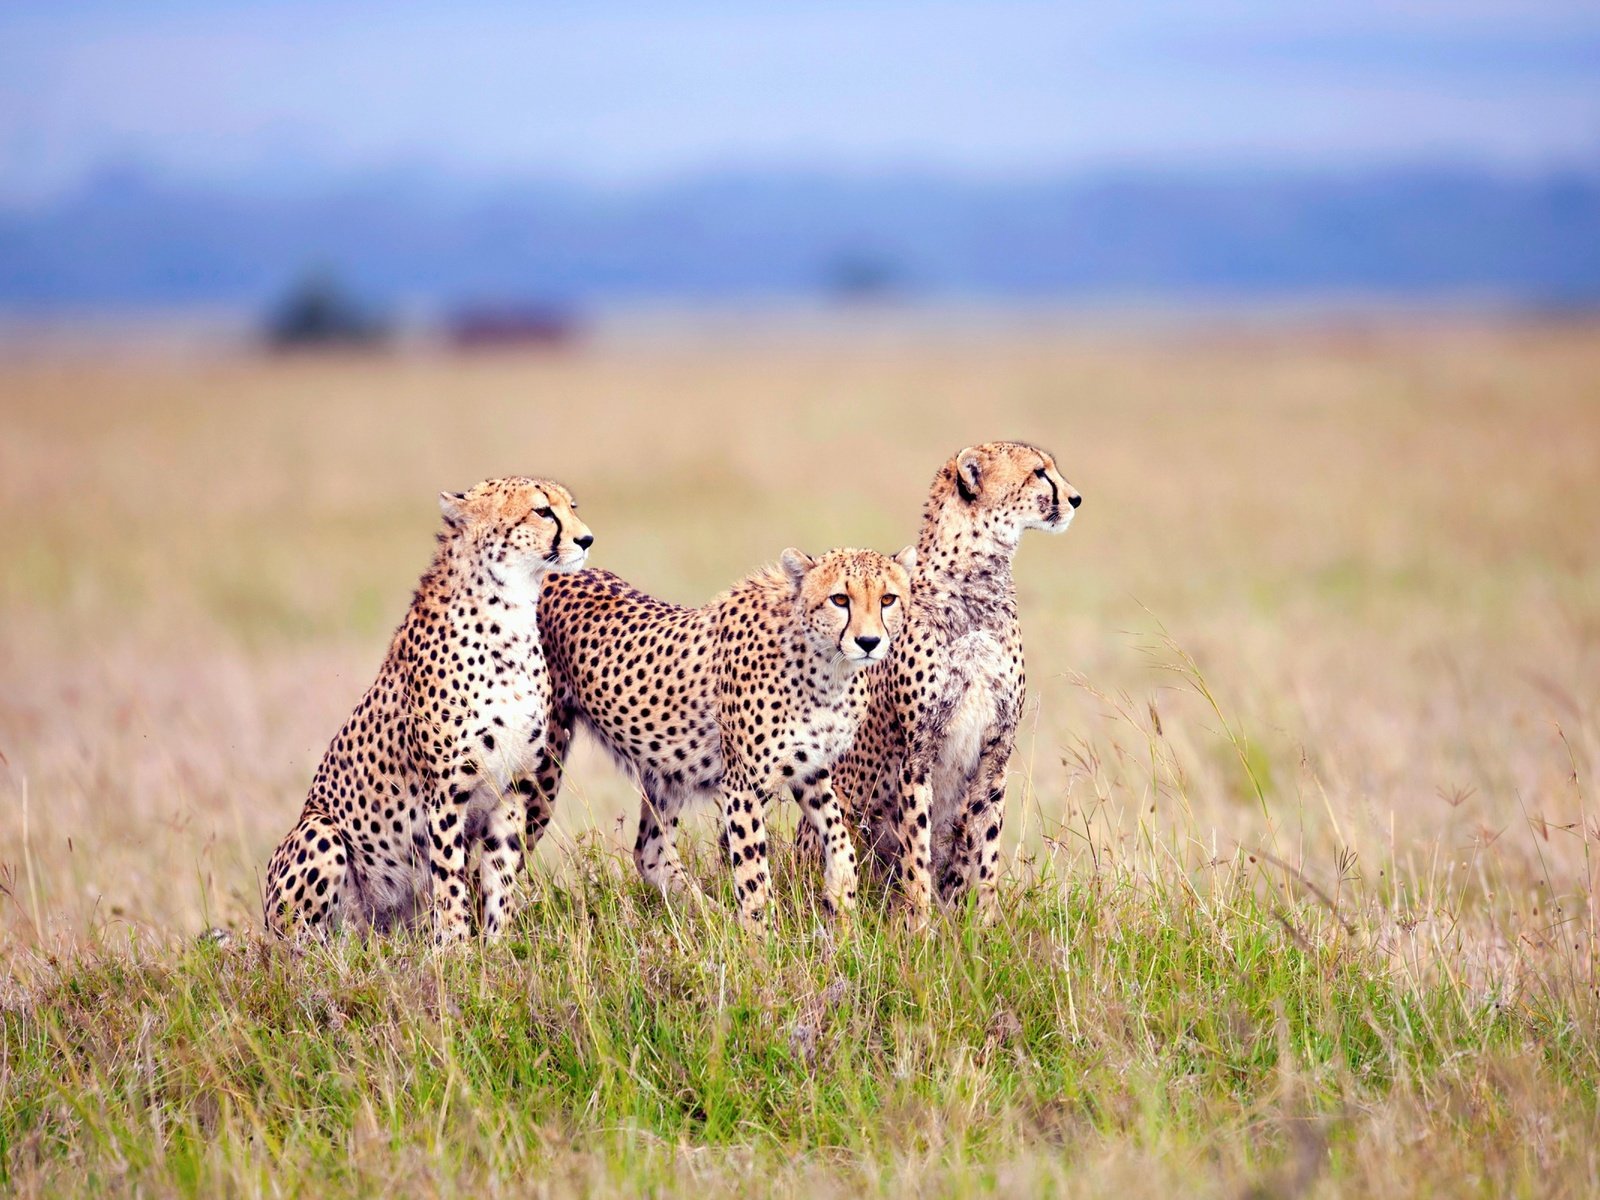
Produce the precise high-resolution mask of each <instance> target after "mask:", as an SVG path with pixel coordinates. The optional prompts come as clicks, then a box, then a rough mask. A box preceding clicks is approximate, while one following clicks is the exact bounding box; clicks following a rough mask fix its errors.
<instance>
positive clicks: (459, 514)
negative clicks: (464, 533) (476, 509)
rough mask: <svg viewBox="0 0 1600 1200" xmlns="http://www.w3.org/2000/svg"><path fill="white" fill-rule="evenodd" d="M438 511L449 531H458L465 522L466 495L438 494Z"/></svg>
mask: <svg viewBox="0 0 1600 1200" xmlns="http://www.w3.org/2000/svg"><path fill="white" fill-rule="evenodd" d="M439 511H440V512H441V513H442V514H444V523H445V524H446V525H448V526H450V528H451V529H460V528H461V526H463V525H464V524H466V521H467V494H466V493H465V492H440V493H439Z"/></svg>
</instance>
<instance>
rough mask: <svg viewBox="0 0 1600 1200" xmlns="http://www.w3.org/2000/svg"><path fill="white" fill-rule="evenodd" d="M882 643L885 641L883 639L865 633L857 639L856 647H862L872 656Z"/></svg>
mask: <svg viewBox="0 0 1600 1200" xmlns="http://www.w3.org/2000/svg"><path fill="white" fill-rule="evenodd" d="M881 641H883V639H882V638H880V637H873V636H872V635H871V634H868V633H864V634H862V635H861V636H860V637H858V638H857V639H856V645H858V646H860V647H861V648H862V649H863V650H865V651H866V652H867V653H868V654H871V653H872V652H873V651H874V650H876V649H877V648H878V643H879V642H881Z"/></svg>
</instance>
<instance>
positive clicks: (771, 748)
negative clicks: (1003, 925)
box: [528, 548, 916, 930]
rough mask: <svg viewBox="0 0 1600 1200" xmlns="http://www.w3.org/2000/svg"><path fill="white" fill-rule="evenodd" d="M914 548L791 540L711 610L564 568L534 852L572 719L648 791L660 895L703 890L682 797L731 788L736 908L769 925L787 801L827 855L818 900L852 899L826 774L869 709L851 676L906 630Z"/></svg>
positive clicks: (648, 874)
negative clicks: (770, 816) (682, 823)
mask: <svg viewBox="0 0 1600 1200" xmlns="http://www.w3.org/2000/svg"><path fill="white" fill-rule="evenodd" d="M915 563H916V552H915V551H914V550H911V549H909V548H907V549H906V550H903V551H902V552H901V553H900V554H899V555H898V556H897V557H895V558H889V557H888V556H886V555H883V554H878V553H876V552H874V551H871V550H834V551H832V552H830V553H828V554H824V555H822V556H821V557H819V558H811V557H809V556H807V555H805V554H802V553H800V552H799V551H798V550H786V551H784V553H783V557H782V560H781V563H780V565H779V566H777V567H766V568H763V569H761V570H759V571H757V572H755V573H754V574H753V575H751V576H749V577H748V578H746V579H745V580H743V581H742V582H741V583H739V584H736V585H735V586H734V587H733V588H731V589H729V590H728V591H726V592H724V593H723V594H722V595H720V596H718V597H717V598H716V599H714V600H712V601H711V603H709V604H707V605H706V606H705V607H703V608H680V607H678V606H677V605H675V604H668V603H666V602H665V601H662V600H657V599H656V598H655V597H653V596H649V595H646V594H645V593H643V592H641V591H638V590H637V589H635V588H633V587H631V586H629V585H628V584H627V583H625V582H623V580H621V579H619V578H618V577H617V576H615V575H613V574H611V573H610V572H607V571H582V572H580V573H578V574H575V575H567V576H562V577H559V578H552V579H551V580H550V581H549V583H548V584H547V585H546V587H545V590H544V595H543V597H542V599H541V601H540V606H539V610H540V626H541V630H542V633H543V637H544V645H545V653H546V655H547V656H548V658H549V663H550V681H551V688H552V693H553V695H552V700H551V709H550V729H549V736H548V741H547V742H546V745H545V759H544V764H543V765H542V766H541V767H540V770H539V775H538V789H537V791H536V792H535V794H534V795H533V796H532V797H531V798H530V800H529V807H528V845H529V847H530V848H531V847H532V846H533V845H534V844H535V843H536V842H537V841H538V839H539V835H540V834H541V833H542V832H543V831H544V828H545V826H546V825H547V824H548V823H549V821H550V813H551V808H552V806H553V804H554V802H555V797H556V792H557V790H558V789H559V787H560V783H561V766H562V761H563V759H564V758H565V756H566V753H567V748H568V746H569V744H570V742H571V738H572V730H573V726H574V725H575V724H577V723H579V722H581V723H582V724H583V725H585V726H586V727H587V728H588V729H589V730H590V731H591V732H592V733H593V734H594V735H595V736H596V737H597V738H599V740H600V742H601V743H602V744H603V745H604V746H605V747H606V749H607V750H609V751H610V753H611V754H612V755H613V757H615V758H616V759H617V761H618V762H619V763H620V764H622V765H623V767H624V768H626V769H629V770H631V771H632V772H633V774H634V775H635V776H636V777H637V779H638V781H639V785H640V790H641V792H642V793H643V796H642V801H641V804H640V810H639V837H638V840H637V842H636V843H635V845H634V850H633V858H634V862H635V864H637V866H638V868H639V872H640V874H641V875H643V876H644V878H645V879H646V880H647V881H648V882H650V883H651V884H653V885H655V886H656V887H658V888H660V889H661V890H662V891H663V892H665V893H669V894H670V893H690V894H692V893H693V891H694V888H693V885H692V884H691V883H690V882H689V879H688V876H687V874H686V873H685V871H684V868H683V864H682V861H681V860H680V859H679V857H678V849H677V843H676V830H677V826H678V820H679V813H680V811H681V810H682V808H683V806H684V804H685V803H686V802H687V801H688V800H690V799H692V798H695V797H698V796H702V795H705V794H707V793H710V792H713V791H715V790H717V789H719V788H720V790H721V802H722V816H723V823H724V828H725V832H726V834H727V842H728V851H729V855H730V858H731V859H732V862H733V877H734V886H735V890H736V892H737V895H738V901H739V916H740V920H741V922H742V923H744V924H745V925H746V926H748V927H751V928H754V929H757V930H760V929H764V928H765V922H766V908H767V896H768V886H769V877H768V871H767V838H766V833H765V830H764V826H763V819H762V818H763V811H764V808H765V806H766V804H767V803H768V802H769V801H771V800H772V799H774V798H778V797H782V796H784V795H789V796H792V797H793V798H794V799H795V800H796V801H797V802H798V803H799V805H800V807H801V811H802V812H803V813H804V814H805V815H806V817H807V818H808V819H809V823H810V824H809V827H810V828H811V829H812V830H813V831H814V833H815V835H816V836H817V838H818V839H819V840H820V843H821V848H822V851H823V856H824V857H823V879H824V897H825V903H826V905H827V906H828V908H829V909H830V910H832V911H834V912H836V913H838V912H843V911H846V910H848V909H850V908H852V907H853V906H854V904H855V898H856V861H855V849H854V847H853V845H852V844H851V839H850V835H849V832H848V831H847V830H846V828H845V825H844V820H843V816H842V813H841V810H840V806H839V801H838V799H837V798H836V797H835V796H834V793H833V786H832V783H831V781H830V776H829V772H830V769H831V768H832V766H833V764H834V763H835V762H836V761H837V760H838V758H839V756H840V755H841V754H843V753H844V751H845V750H846V748H847V747H848V746H849V745H850V741H851V739H852V737H854V735H855V732H856V726H857V724H858V722H859V720H860V718H861V715H862V713H863V712H864V711H865V708H866V694H865V693H862V692H859V691H857V690H856V689H853V688H852V687H851V681H852V680H853V679H854V678H856V677H857V676H858V675H859V673H860V672H861V670H862V669H863V668H865V667H867V666H869V665H871V664H873V663H877V662H880V661H882V659H883V658H884V657H885V656H886V655H887V654H888V653H889V649H890V646H891V644H892V643H893V641H894V639H895V638H896V636H897V635H898V634H899V632H900V628H901V623H902V621H903V620H904V613H905V611H906V606H907V603H908V595H909V591H910V586H911V581H910V577H909V574H908V572H909V570H910V569H911V568H912V567H913V566H914V565H915Z"/></svg>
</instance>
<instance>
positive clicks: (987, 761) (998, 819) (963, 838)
mask: <svg viewBox="0 0 1600 1200" xmlns="http://www.w3.org/2000/svg"><path fill="white" fill-rule="evenodd" d="M1011 747H1012V743H1011V739H1010V738H1009V737H1006V736H1003V735H1002V736H998V737H995V738H993V739H991V740H990V741H989V742H987V743H986V744H985V745H984V748H983V752H982V753H981V754H980V755H979V758H978V765H977V768H976V770H974V772H973V774H972V779H971V781H970V782H969V783H968V785H967V793H966V796H965V797H964V798H963V800H962V804H961V810H960V815H959V816H958V817H957V818H956V822H955V824H954V826H953V827H952V829H951V831H950V847H949V857H948V859H947V861H946V864H945V869H944V871H943V872H942V874H941V875H940V877H939V898H940V899H941V900H942V901H944V902H945V903H947V904H959V903H960V902H961V901H962V899H964V898H965V897H966V896H967V895H968V894H969V893H973V892H976V895H977V905H978V918H979V920H980V921H981V922H982V923H983V924H985V925H988V924H991V923H993V921H994V920H995V918H996V917H997V916H999V911H1000V905H999V892H998V890H997V889H998V883H999V874H1000V831H1001V829H1002V828H1003V827H1004V825H1005V817H1006V812H1005V800H1006V771H1007V768H1008V767H1009V766H1010V763H1011Z"/></svg>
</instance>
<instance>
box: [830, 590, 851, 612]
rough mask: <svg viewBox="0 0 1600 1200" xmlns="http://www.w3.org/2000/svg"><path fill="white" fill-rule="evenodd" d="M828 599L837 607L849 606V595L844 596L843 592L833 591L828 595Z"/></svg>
mask: <svg viewBox="0 0 1600 1200" xmlns="http://www.w3.org/2000/svg"><path fill="white" fill-rule="evenodd" d="M828 599H829V600H832V601H833V603H834V604H835V605H837V606H838V607H839V608H849V607H850V597H849V596H846V595H845V594H844V593H843V592H835V593H834V594H833V595H831V596H829V597H828Z"/></svg>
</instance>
